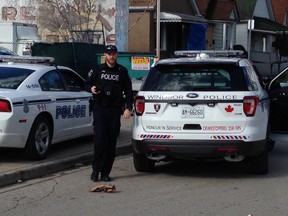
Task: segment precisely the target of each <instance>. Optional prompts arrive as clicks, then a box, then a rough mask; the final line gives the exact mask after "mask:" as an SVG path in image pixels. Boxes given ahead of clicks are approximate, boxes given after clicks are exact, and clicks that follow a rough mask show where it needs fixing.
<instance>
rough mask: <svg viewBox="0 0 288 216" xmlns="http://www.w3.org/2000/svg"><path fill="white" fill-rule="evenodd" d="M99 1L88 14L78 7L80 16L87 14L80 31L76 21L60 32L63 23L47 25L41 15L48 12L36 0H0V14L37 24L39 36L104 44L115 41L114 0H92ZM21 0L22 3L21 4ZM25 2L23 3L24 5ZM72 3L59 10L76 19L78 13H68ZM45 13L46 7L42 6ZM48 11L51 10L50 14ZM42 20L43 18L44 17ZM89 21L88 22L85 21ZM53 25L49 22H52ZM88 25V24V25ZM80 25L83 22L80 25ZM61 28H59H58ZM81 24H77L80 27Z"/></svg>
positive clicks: (54, 39)
mask: <svg viewBox="0 0 288 216" xmlns="http://www.w3.org/2000/svg"><path fill="white" fill-rule="evenodd" d="M95 1H96V2H97V1H98V2H99V3H98V6H97V7H95V8H94V9H93V11H92V13H91V14H89V16H88V15H86V14H85V8H83V11H80V14H81V16H82V17H84V18H85V16H87V17H88V18H87V19H83V18H82V17H81V21H82V20H86V23H84V24H85V28H86V29H85V30H84V31H79V24H78V25H75V29H76V30H75V29H73V31H70V30H71V28H70V29H69V33H65V34H63V32H64V31H63V25H62V26H60V27H59V28H58V29H57V28H55V26H57V25H53V27H54V28H52V27H51V28H50V27H49V25H48V24H47V23H49V22H50V23H51V21H48V20H47V22H46V24H45V25H44V24H43V23H45V22H43V19H45V18H46V19H48V18H49V17H50V16H49V14H48V15H47V16H45V15H43V6H41V5H40V3H39V1H37V0H30V1H29V2H28V3H29V4H28V3H27V1H25V0H20V1H19V2H18V3H17V5H16V4H15V3H14V4H13V2H11V3H10V4H9V3H7V2H6V3H3V2H2V1H1V2H0V8H1V10H0V13H1V14H0V17H1V20H2V21H10V22H12V21H16V22H23V23H29V24H36V25H37V26H38V29H39V36H40V37H41V39H42V40H48V41H71V40H73V41H79V40H80V41H81V42H92V43H105V44H113V43H115V13H116V9H115V8H116V6H115V2H116V0H104V1H103V0H95ZM21 2H22V4H21ZM23 4H26V5H23ZM71 8H72V6H71V5H70V6H69V5H68V4H65V5H62V6H61V13H63V14H69V15H70V17H71V19H74V20H75V19H76V18H77V19H79V18H78V17H76V16H77V15H78V16H79V14H78V13H74V14H73V13H71ZM45 10H46V13H47V8H45ZM50 15H51V14H50ZM44 21H45V20H44ZM87 22H89V25H88V24H87ZM51 26H52V24H51ZM87 26H89V28H87ZM81 27H82V26H81ZM60 28H61V29H60ZM83 28H84V27H82V28H80V29H81V30H82V29H83ZM59 31H61V33H62V35H61V34H59Z"/></svg>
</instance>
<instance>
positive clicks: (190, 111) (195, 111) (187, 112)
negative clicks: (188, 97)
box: [181, 106, 204, 118]
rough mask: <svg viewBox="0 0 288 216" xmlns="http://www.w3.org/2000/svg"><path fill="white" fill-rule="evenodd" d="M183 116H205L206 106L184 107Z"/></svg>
mask: <svg viewBox="0 0 288 216" xmlns="http://www.w3.org/2000/svg"><path fill="white" fill-rule="evenodd" d="M181 117H182V118H204V107H191V106H189V107H183V108H182V114H181Z"/></svg>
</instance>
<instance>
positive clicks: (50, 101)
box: [0, 56, 93, 160]
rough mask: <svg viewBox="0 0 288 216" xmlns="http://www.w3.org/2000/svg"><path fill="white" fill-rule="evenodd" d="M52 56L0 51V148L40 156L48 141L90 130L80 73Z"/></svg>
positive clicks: (86, 100) (60, 139) (86, 99)
mask: <svg viewBox="0 0 288 216" xmlns="http://www.w3.org/2000/svg"><path fill="white" fill-rule="evenodd" d="M52 61H53V59H52V58H45V57H21V56H17V57H8V56H0V148H23V150H24V153H25V156H27V158H29V159H34V160H39V159H44V158H45V157H46V156H47V154H48V151H49V148H50V146H51V144H54V143H57V142H61V141H65V140H69V139H73V138H76V137H81V136H86V135H92V134H93V130H92V126H91V125H92V116H91V115H89V99H90V97H91V94H89V93H88V92H85V91H84V90H83V85H84V79H83V78H82V77H81V76H79V75H78V74H77V73H76V72H74V71H73V70H71V69H70V68H68V67H63V66H55V65H53V63H52Z"/></svg>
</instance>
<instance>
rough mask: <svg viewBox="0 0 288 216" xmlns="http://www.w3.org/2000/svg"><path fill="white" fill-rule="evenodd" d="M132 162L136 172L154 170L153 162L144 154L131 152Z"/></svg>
mask: <svg viewBox="0 0 288 216" xmlns="http://www.w3.org/2000/svg"><path fill="white" fill-rule="evenodd" d="M133 162H134V167H135V170H136V171H138V172H153V171H154V169H155V161H153V160H150V159H148V158H147V157H146V155H145V154H137V153H136V152H133Z"/></svg>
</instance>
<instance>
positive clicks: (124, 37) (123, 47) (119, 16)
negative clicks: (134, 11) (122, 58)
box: [115, 0, 129, 52]
mask: <svg viewBox="0 0 288 216" xmlns="http://www.w3.org/2000/svg"><path fill="white" fill-rule="evenodd" d="M115 2H116V16H115V36H116V46H117V48H118V50H119V51H120V52H125V51H127V50H128V22H129V0H115Z"/></svg>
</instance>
